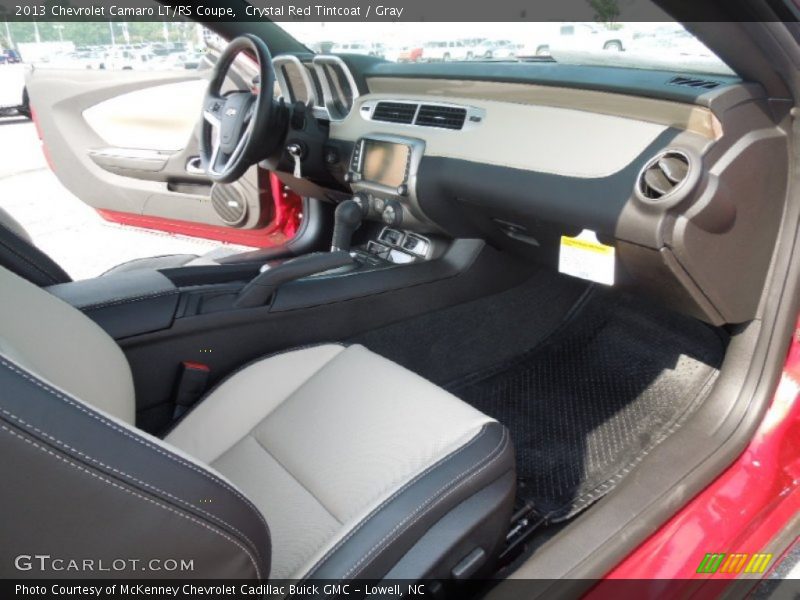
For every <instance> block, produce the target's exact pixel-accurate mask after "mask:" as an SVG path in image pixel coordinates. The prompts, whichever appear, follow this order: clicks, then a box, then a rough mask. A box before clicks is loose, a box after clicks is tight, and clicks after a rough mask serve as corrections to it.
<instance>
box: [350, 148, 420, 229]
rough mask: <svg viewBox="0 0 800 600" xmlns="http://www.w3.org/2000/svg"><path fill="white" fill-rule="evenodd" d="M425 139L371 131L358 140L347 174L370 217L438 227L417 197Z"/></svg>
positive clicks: (410, 226) (398, 225)
mask: <svg viewBox="0 0 800 600" xmlns="http://www.w3.org/2000/svg"><path fill="white" fill-rule="evenodd" d="M424 153H425V142H424V141H423V140H420V139H417V138H410V137H403V136H397V135H384V134H377V133H376V134H370V135H369V136H364V137H362V138H360V139H359V140H357V141H356V143H355V146H354V148H353V154H352V156H351V157H350V169H349V171H348V173H347V175H346V177H345V179H346V181H347V182H348V183H349V184H350V187H351V188H352V190H353V192H354V193H355V196H354V200H355V201H356V202H358V203H359V204H360V205H361V207H362V210H363V212H364V214H365V215H366V218H367V219H372V220H376V221H381V222H383V223H384V224H385V225H387V226H389V227H392V228H402V229H412V230H416V231H423V232H427V231H435V230H436V227H435V226H434V225H433V223H431V222H430V221H429V220H428V219H427V218H426V217H425V214H424V213H423V212H422V209H421V208H420V205H419V201H418V199H417V171H418V169H419V164H420V162H421V161H422V156H423V154H424Z"/></svg>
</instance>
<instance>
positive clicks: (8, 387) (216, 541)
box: [0, 355, 271, 578]
mask: <svg viewBox="0 0 800 600" xmlns="http://www.w3.org/2000/svg"><path fill="white" fill-rule="evenodd" d="M0 389H2V393H0V454H2V456H4V457H5V458H4V460H2V461H0V477H2V480H3V487H4V489H5V490H13V493H2V494H0V512H2V514H4V515H6V517H5V518H4V520H3V521H4V524H3V527H2V530H3V533H2V540H3V543H2V544H0V577H6V578H8V577H23V576H25V575H26V574H28V575H36V576H44V577H47V576H48V575H49V576H61V577H63V576H68V575H69V573H68V572H66V571H60V572H52V573H47V572H44V573H41V572H39V571H37V572H36V573H26V572H20V571H18V570H16V568H15V566H14V562H15V561H14V559H15V557H16V556H17V555H19V554H21V553H22V554H24V553H25V552H26V551H27V550H30V551H31V553H34V551H35V550H36V549H40V550H41V549H46V551H47V554H50V555H51V556H61V557H112V556H119V555H120V549H122V548H124V551H125V552H124V553H125V557H124V558H126V559H135V560H140V561H142V562H141V563H139V566H136V567H134V566H133V564H132V563H130V562H128V563H126V567H125V568H123V569H121V570H116V569H115V571H114V575H115V576H119V577H125V576H129V577H134V576H135V577H142V576H143V575H144V576H145V577H147V576H151V577H158V576H163V572H161V573H159V572H152V573H149V574H148V573H147V572H145V573H142V572H141V567H142V565H147V563H148V562H149V561H151V560H153V559H157V560H166V559H179V560H180V559H183V560H187V561H188V560H191V561H193V568H192V569H191V570H187V571H174V572H170V573H169V576H170V577H194V578H197V577H227V578H238V577H242V578H254V577H255V578H266V577H267V576H268V574H269V570H270V551H271V550H270V537H269V529H268V527H267V524H266V522H265V520H264V517H263V516H262V515H261V513H260V512H259V511H258V509H257V508H256V507H255V506H253V504H252V503H251V502H250V501H249V500H247V499H246V498H245V497H244V495H243V494H241V493H240V492H239V491H237V490H236V489H235V488H233V487H232V485H230V484H229V483H228V482H226V481H225V480H223V479H222V478H220V477H219V476H217V475H216V474H215V473H213V472H212V471H210V470H208V469H206V468H204V467H203V466H202V465H200V464H199V463H196V462H194V461H192V460H191V459H189V458H188V457H185V456H182V455H179V454H177V453H175V452H173V451H171V450H169V449H168V448H167V447H165V446H164V445H162V444H159V443H158V442H157V441H156V440H154V439H153V438H149V437H148V436H145V435H143V434H139V433H138V432H136V431H134V430H132V429H130V428H127V427H124V426H123V425H122V424H120V423H118V422H116V421H115V420H114V419H112V418H111V417H108V416H106V415H104V414H102V413H100V412H98V411H96V410H94V409H92V408H91V407H88V406H87V405H85V404H82V403H80V402H77V401H76V400H75V399H73V398H70V397H69V396H67V395H66V394H64V393H62V392H61V391H59V390H57V389H55V388H53V387H52V386H50V385H49V384H48V383H46V382H44V381H42V380H41V379H39V378H38V377H36V376H35V375H33V374H31V373H30V372H28V371H26V370H25V369H24V368H23V367H22V366H20V365H19V364H16V363H15V362H13V361H12V360H11V359H10V358H9V357H4V356H3V355H0ZM10 457H13V460H11V458H10ZM21 502H22V503H23V504H21ZM23 506H24V508H23ZM24 515H29V516H30V517H34V518H25V516H24ZM42 540H46V548H45V547H44V546H41V544H42V543H43V542H42ZM34 542H35V543H34ZM83 575H84V576H86V575H89V576H91V573H84V574H83Z"/></svg>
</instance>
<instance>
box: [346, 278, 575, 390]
mask: <svg viewBox="0 0 800 600" xmlns="http://www.w3.org/2000/svg"><path fill="white" fill-rule="evenodd" d="M588 288H589V285H588V284H587V283H586V282H585V281H581V280H579V279H574V278H572V277H564V276H562V275H559V274H557V273H553V272H552V271H549V270H545V269H542V270H539V271H536V272H535V273H534V274H533V276H532V277H531V278H530V279H529V280H528V281H526V282H525V283H524V284H522V285H519V286H516V287H514V288H512V289H510V290H508V291H505V292H502V293H499V294H494V295H491V296H487V297H484V298H481V299H479V300H473V301H471V302H465V303H464V304H459V305H457V306H452V307H450V308H446V309H443V310H437V311H434V312H431V313H428V314H424V315H421V316H419V317H415V318H413V319H406V320H403V321H400V322H398V323H394V324H392V325H388V326H386V327H382V328H380V329H375V330H373V331H369V332H367V333H365V334H362V335H360V336H358V337H356V338H354V339H352V340H351V341H352V342H355V343H359V344H363V345H364V346H366V347H367V348H369V349H370V350H372V351H373V352H377V353H378V354H380V355H382V356H385V357H386V358H389V359H391V360H392V361H394V362H396V363H398V364H401V365H403V366H404V367H406V368H407V369H409V370H411V371H414V372H415V373H417V374H419V375H422V376H423V377H425V378H426V379H428V380H430V381H432V382H433V383H435V384H437V385H446V384H448V383H449V382H451V381H453V380H455V379H458V378H459V377H464V376H466V375H469V374H471V373H474V372H476V371H480V370H483V369H485V368H487V367H489V366H491V365H496V364H498V363H501V362H505V361H507V360H510V359H512V358H513V357H515V356H518V355H519V354H520V353H522V352H525V351H526V350H527V349H529V348H532V347H533V346H535V345H536V344H538V343H539V342H541V341H542V340H544V339H546V338H547V337H548V336H549V335H550V334H552V333H553V331H554V330H555V329H557V328H558V327H559V326H560V324H561V323H563V321H564V319H565V318H566V316H567V314H568V313H569V311H570V310H571V307H572V306H574V305H575V303H576V302H578V300H579V299H580V298H581V296H582V295H583V294H584V293H586V290H587V289H588Z"/></svg>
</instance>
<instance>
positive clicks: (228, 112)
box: [225, 108, 236, 117]
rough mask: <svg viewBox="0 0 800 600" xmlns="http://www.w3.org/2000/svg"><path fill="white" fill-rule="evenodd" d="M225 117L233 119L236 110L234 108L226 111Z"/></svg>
mask: <svg viewBox="0 0 800 600" xmlns="http://www.w3.org/2000/svg"><path fill="white" fill-rule="evenodd" d="M225 116H226V117H235V116H236V109H235V108H229V109H228V110H226V111H225Z"/></svg>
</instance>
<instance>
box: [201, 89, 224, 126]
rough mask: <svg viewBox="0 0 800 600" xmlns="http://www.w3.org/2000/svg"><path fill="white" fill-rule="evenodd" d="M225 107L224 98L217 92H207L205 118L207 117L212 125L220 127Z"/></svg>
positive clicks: (204, 108) (204, 109)
mask: <svg viewBox="0 0 800 600" xmlns="http://www.w3.org/2000/svg"><path fill="white" fill-rule="evenodd" d="M224 107H225V99H224V98H221V97H219V96H217V95H216V94H207V95H206V98H205V102H204V106H203V119H205V120H206V121H207V122H208V123H209V124H210V125H213V126H214V127H219V124H220V121H221V118H222V111H223V109H224Z"/></svg>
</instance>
